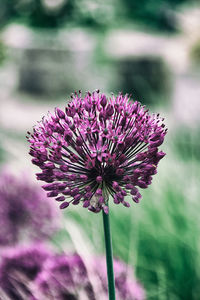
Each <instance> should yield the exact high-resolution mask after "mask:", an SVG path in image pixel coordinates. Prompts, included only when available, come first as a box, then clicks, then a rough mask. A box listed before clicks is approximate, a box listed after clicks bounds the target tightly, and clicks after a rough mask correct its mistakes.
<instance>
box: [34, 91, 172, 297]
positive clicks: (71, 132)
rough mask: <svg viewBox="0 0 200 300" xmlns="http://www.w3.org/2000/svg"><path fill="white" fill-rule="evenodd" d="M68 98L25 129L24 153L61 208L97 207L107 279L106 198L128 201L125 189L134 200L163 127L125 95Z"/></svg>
mask: <svg viewBox="0 0 200 300" xmlns="http://www.w3.org/2000/svg"><path fill="white" fill-rule="evenodd" d="M71 98H72V99H71V102H70V103H69V104H68V105H67V106H66V108H65V111H63V110H61V109H59V108H56V109H55V112H54V113H53V114H51V113H49V114H48V115H47V116H46V117H44V118H43V119H42V121H41V122H39V123H38V125H36V126H35V127H34V129H33V133H30V132H29V133H28V141H29V142H30V155H31V156H32V157H33V159H32V162H33V164H35V165H37V166H39V167H40V169H41V173H38V174H37V179H38V180H42V181H44V182H45V184H44V185H43V189H44V190H46V191H47V196H48V197H54V198H55V200H56V201H58V202H61V204H60V208H61V209H64V208H67V207H68V206H69V205H70V204H72V205H78V204H82V206H83V207H85V208H88V209H89V210H90V211H92V212H94V213H98V212H100V211H103V220H104V233H105V242H106V252H107V258H108V259H107V266H108V273H109V272H111V274H108V279H109V277H110V278H111V277H113V271H112V270H113V266H112V249H111V238H110V229H109V218H108V213H109V201H110V200H109V198H110V199H113V202H114V203H115V204H122V205H124V206H125V207H129V206H130V203H129V202H128V201H127V199H126V196H127V195H128V194H130V195H131V196H132V199H133V201H134V202H135V203H138V202H139V201H140V199H141V194H140V192H139V188H141V189H145V188H147V187H148V185H150V184H151V182H152V176H153V175H155V174H156V173H157V166H158V163H159V161H160V160H161V159H162V158H163V157H164V156H165V153H164V152H162V151H159V150H158V147H159V146H160V145H161V144H162V143H163V141H164V137H165V134H166V132H167V129H166V128H165V125H164V124H163V118H161V117H160V116H159V114H150V113H149V112H148V110H147V109H146V108H145V107H144V106H142V105H141V104H140V103H139V102H137V101H135V102H134V101H132V99H131V98H130V97H129V96H128V95H125V96H123V95H122V94H121V93H119V94H118V95H117V96H116V97H115V96H114V95H113V96H112V97H110V98H108V97H106V95H104V94H101V93H100V92H99V91H95V92H93V93H89V92H88V93H87V94H86V95H85V96H84V97H83V96H82V94H81V92H79V93H75V94H72V96H71ZM109 196H111V197H109ZM129 199H130V198H129ZM113 283H114V280H111V279H110V284H109V285H110V289H109V295H110V299H115V298H114V297H115V296H114V291H113V289H114V286H112V285H113Z"/></svg>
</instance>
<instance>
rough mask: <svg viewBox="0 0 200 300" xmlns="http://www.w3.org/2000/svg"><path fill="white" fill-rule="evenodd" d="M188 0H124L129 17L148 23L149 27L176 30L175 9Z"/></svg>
mask: <svg viewBox="0 0 200 300" xmlns="http://www.w3.org/2000/svg"><path fill="white" fill-rule="evenodd" d="M185 2H188V0H167V1H165V0H140V1H139V0H124V1H123V3H124V6H125V7H126V14H127V16H128V18H129V19H131V20H134V21H138V22H140V23H143V24H146V25H147V26H148V28H149V27H150V28H153V29H158V30H166V31H172V32H173V31H176V29H177V21H176V17H175V14H174V9H176V8H177V6H178V5H180V4H183V3H185Z"/></svg>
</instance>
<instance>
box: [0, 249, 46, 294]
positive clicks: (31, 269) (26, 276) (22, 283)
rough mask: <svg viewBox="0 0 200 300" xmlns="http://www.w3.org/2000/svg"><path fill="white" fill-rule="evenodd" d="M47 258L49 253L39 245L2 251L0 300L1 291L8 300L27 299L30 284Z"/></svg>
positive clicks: (29, 292)
mask: <svg viewBox="0 0 200 300" xmlns="http://www.w3.org/2000/svg"><path fill="white" fill-rule="evenodd" d="M49 256H50V251H48V250H47V249H45V248H44V246H42V245H41V244H36V245H33V246H29V247H24V248H23V247H19V248H8V249H4V251H2V252H1V263H0V299H2V298H1V292H2V291H3V293H5V294H6V296H7V297H9V299H13V300H24V299H29V296H30V295H31V291H30V282H31V281H33V280H34V279H35V277H36V276H37V274H38V273H39V272H40V271H41V269H42V266H43V263H44V262H45V260H46V259H47V258H48V257H49Z"/></svg>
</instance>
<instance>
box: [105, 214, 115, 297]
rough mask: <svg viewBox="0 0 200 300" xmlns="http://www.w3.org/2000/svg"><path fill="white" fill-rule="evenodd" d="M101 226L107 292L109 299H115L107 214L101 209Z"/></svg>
mask: <svg viewBox="0 0 200 300" xmlns="http://www.w3.org/2000/svg"><path fill="white" fill-rule="evenodd" d="M103 227H104V238H105V246H106V264H107V277H108V293H109V300H115V279H114V272H113V255H112V241H111V232H110V222H109V214H108V215H107V214H105V212H104V211H103Z"/></svg>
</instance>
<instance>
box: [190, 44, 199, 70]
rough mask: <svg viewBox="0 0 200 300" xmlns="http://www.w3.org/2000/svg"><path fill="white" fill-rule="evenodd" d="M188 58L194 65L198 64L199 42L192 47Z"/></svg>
mask: <svg viewBox="0 0 200 300" xmlns="http://www.w3.org/2000/svg"><path fill="white" fill-rule="evenodd" d="M190 56H191V59H192V61H193V62H194V63H197V64H198V65H199V64H200V40H198V41H196V43H195V44H194V45H193V46H192V48H191V51H190Z"/></svg>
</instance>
